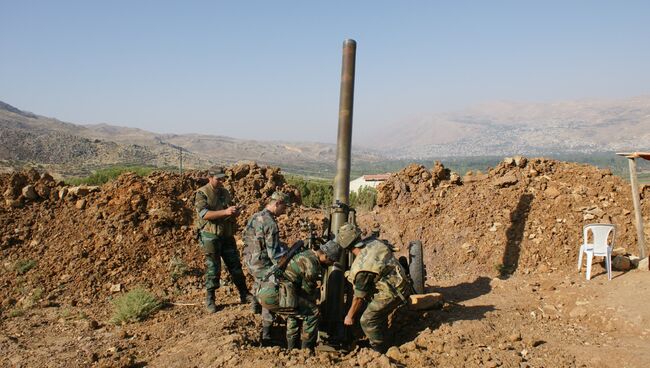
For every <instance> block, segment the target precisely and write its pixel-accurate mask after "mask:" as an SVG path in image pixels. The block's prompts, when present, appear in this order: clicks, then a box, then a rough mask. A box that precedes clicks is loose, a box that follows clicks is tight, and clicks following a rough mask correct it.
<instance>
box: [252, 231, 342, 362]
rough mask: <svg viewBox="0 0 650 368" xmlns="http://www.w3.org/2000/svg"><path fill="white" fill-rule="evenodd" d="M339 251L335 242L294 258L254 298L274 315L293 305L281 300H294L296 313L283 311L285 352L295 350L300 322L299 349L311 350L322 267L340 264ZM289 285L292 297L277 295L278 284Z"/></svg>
mask: <svg viewBox="0 0 650 368" xmlns="http://www.w3.org/2000/svg"><path fill="white" fill-rule="evenodd" d="M341 252H342V249H341V247H340V246H339V245H338V244H337V243H336V242H334V241H329V242H327V243H325V244H322V245H321V246H320V248H319V249H318V250H313V249H307V250H304V251H302V252H300V253H298V254H296V255H295V256H294V257H293V258H292V259H291V260H290V261H289V264H288V265H287V267H286V269H285V270H284V273H283V274H282V275H281V276H280V279H279V280H272V281H268V282H265V283H263V284H262V287H261V288H260V289H259V291H258V293H257V297H258V299H259V300H260V302H261V303H262V305H263V306H264V307H265V308H266V309H269V310H271V311H275V310H276V309H277V308H278V307H279V306H280V305H286V304H292V303H290V302H287V301H281V300H280V298H283V297H284V298H293V299H294V300H295V303H294V304H295V305H296V307H295V309H294V310H291V311H282V312H285V313H287V335H286V336H287V348H288V349H295V348H297V345H298V335H299V332H300V320H302V333H301V334H300V341H301V348H302V349H309V350H313V349H314V348H315V347H316V339H317V337H318V322H319V317H320V313H319V310H318V305H317V304H316V303H317V301H318V297H319V296H320V289H319V283H320V281H321V279H322V273H323V269H324V267H327V266H330V265H332V264H334V262H337V261H338V260H339V257H340V256H341ZM284 282H287V283H290V284H291V287H289V288H286V287H285V288H284V290H292V291H293V292H294V295H288V296H287V295H283V294H282V293H281V292H279V291H278V288H279V284H280V283H284Z"/></svg>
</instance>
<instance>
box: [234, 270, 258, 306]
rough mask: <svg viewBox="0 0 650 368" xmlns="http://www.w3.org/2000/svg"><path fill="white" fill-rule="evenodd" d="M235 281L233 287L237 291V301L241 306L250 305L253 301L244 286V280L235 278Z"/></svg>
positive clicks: (253, 298) (252, 297)
mask: <svg viewBox="0 0 650 368" xmlns="http://www.w3.org/2000/svg"><path fill="white" fill-rule="evenodd" d="M234 281H235V286H236V287H237V290H238V291H239V301H240V303H241V304H247V303H252V302H253V300H255V297H254V296H253V294H251V293H250V292H249V291H248V286H246V279H244V278H243V277H237V278H236V280H234Z"/></svg>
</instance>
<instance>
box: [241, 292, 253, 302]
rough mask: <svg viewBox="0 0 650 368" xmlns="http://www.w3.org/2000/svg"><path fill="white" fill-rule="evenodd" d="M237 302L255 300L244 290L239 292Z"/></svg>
mask: <svg viewBox="0 0 650 368" xmlns="http://www.w3.org/2000/svg"><path fill="white" fill-rule="evenodd" d="M239 302H240V303H241V304H248V303H250V304H253V303H255V302H256V300H255V297H254V296H253V294H251V293H249V292H248V291H246V292H245V293H239Z"/></svg>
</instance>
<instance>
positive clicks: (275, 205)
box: [242, 192, 289, 345]
mask: <svg viewBox="0 0 650 368" xmlns="http://www.w3.org/2000/svg"><path fill="white" fill-rule="evenodd" d="M288 203H289V197H288V196H287V195H286V194H284V193H282V192H274V193H273V194H272V195H271V200H270V201H269V203H268V204H267V205H266V207H264V209H263V210H262V211H260V212H257V213H255V214H254V215H253V216H251V218H250V219H249V220H248V223H247V224H246V228H245V229H244V232H243V234H242V238H243V240H244V260H245V262H246V265H247V266H248V271H249V272H250V273H251V275H252V276H253V278H254V279H255V282H254V284H253V292H254V293H257V291H258V289H259V288H260V285H261V282H262V279H263V278H264V276H266V274H267V273H268V271H269V270H270V269H271V268H272V267H273V266H274V265H276V264H277V262H278V259H279V258H280V257H281V256H282V255H283V254H284V253H286V251H287V246H286V245H285V244H284V243H282V242H280V230H279V228H278V224H277V222H276V221H275V219H276V217H277V216H280V215H281V214H283V213H284V212H285V211H286V210H287V205H288ZM252 306H253V310H254V311H255V312H256V313H260V312H261V313H262V344H263V345H268V344H270V343H271V327H272V326H273V315H271V312H270V311H269V310H268V309H266V308H263V307H262V306H260V304H259V302H258V301H257V299H254V300H253V304H252Z"/></svg>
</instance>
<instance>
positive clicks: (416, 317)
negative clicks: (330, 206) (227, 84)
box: [0, 159, 650, 367]
mask: <svg viewBox="0 0 650 368" xmlns="http://www.w3.org/2000/svg"><path fill="white" fill-rule="evenodd" d="M525 161H526V162H525V163H523V164H522V161H521V159H519V160H518V162H515V161H514V160H513V161H512V162H511V161H509V160H506V161H504V163H502V164H501V165H499V166H498V167H496V168H494V169H492V170H490V172H488V173H485V174H483V173H474V174H473V175H470V176H469V177H465V178H459V177H457V176H455V175H454V174H453V173H450V172H449V171H448V170H446V169H445V168H444V167H443V166H442V165H437V166H436V167H434V168H432V169H427V168H423V167H419V166H417V165H415V166H409V167H407V168H405V169H404V170H402V171H401V172H399V173H397V174H396V175H395V176H394V177H392V178H391V180H390V181H389V182H388V183H386V184H385V185H384V187H383V188H380V195H379V201H378V202H379V205H378V206H377V207H376V208H375V209H374V210H373V211H371V212H368V213H361V214H359V217H358V220H359V223H360V225H361V226H362V227H363V228H364V229H365V230H368V229H370V228H372V226H374V224H375V223H379V224H380V226H381V231H382V237H384V238H386V239H387V240H389V241H391V242H393V243H395V244H396V245H398V246H400V247H402V251H404V250H405V248H406V244H408V241H409V240H410V239H416V238H418V239H422V240H423V243H424V246H425V263H426V267H427V275H428V277H427V287H428V289H429V290H431V291H437V292H440V293H442V294H443V295H444V297H445V300H446V302H445V304H444V306H443V307H442V308H441V309H437V310H430V311H425V312H414V311H407V310H404V309H403V310H400V311H398V313H397V314H396V316H395V318H394V323H393V327H392V330H391V332H392V333H393V335H394V339H395V347H394V348H391V349H390V350H389V352H388V353H387V354H385V355H379V354H377V353H374V352H372V351H370V350H369V349H366V348H358V349H357V350H355V351H353V352H350V353H347V354H343V353H324V352H318V353H316V354H315V355H309V354H307V353H306V352H302V351H291V352H288V351H286V350H285V349H283V348H282V347H267V348H261V347H258V340H259V336H258V335H259V330H260V326H261V321H260V318H259V316H257V315H254V314H253V313H252V312H251V311H250V310H249V308H248V307H247V306H244V305H240V304H237V301H238V296H237V293H236V291H235V289H234V287H233V286H232V285H231V284H230V282H229V280H228V278H227V277H226V278H225V280H224V285H223V287H222V288H221V289H219V291H218V302H219V303H220V306H221V308H220V310H219V312H218V313H216V314H208V313H206V312H205V309H204V307H203V306H202V304H201V303H202V300H203V297H204V294H203V290H202V274H201V272H202V255H201V253H200V249H198V247H197V245H196V243H195V241H194V240H193V238H192V231H191V221H192V212H191V207H190V206H189V203H191V200H190V199H191V194H192V192H193V191H194V189H195V188H197V187H198V186H200V185H201V184H202V183H204V181H203V180H202V179H201V178H200V176H199V175H198V174H187V175H184V176H182V177H181V176H179V175H175V174H169V173H155V174H152V175H151V176H149V177H147V178H140V177H137V176H134V175H124V176H122V177H120V178H119V179H118V180H116V181H114V182H112V183H109V184H107V185H105V186H103V187H101V188H96V189H94V188H91V189H89V190H87V191H86V190H82V191H81V192H75V189H72V188H68V193H66V195H64V196H61V195H60V193H61V191H62V190H63V188H64V187H63V186H62V183H56V182H54V180H51V178H48V177H47V176H46V175H41V174H39V173H34V172H28V173H14V174H11V175H4V176H0V185H1V187H0V188H1V189H2V190H3V192H4V196H5V203H4V206H3V207H0V230H2V234H3V235H2V238H1V239H2V243H1V244H2V246H1V251H2V258H1V260H2V264H1V265H0V266H1V267H0V284H1V285H2V288H1V289H0V297H1V299H2V301H1V303H2V304H1V308H2V309H1V313H2V315H1V319H0V352H1V354H0V365H1V366H7V367H62V366H66V367H67V366H94V367H114V366H120V367H128V366H131V367H138V366H139V367H144V366H151V367H203V366H214V367H220V366H223V367H229V366H244V367H248V366H250V367H253V366H255V367H257V366H292V367H300V366H303V367H307V366H342V367H355V366H360V367H365V366H369V367H390V366H409V367H420V366H442V367H446V366H457V367H464V366H469V367H573V366H578V367H613V366H622V367H645V366H648V364H650V352H649V351H648V349H647V346H649V342H648V339H649V338H650V326H649V325H648V321H650V308H648V306H649V305H650V290H649V289H650V272H648V271H642V270H635V269H633V270H630V271H615V272H614V275H613V276H614V278H613V279H612V280H611V281H608V280H607V275H606V273H605V272H604V269H603V267H602V265H601V264H600V263H596V264H594V270H593V276H592V280H590V281H587V280H585V277H584V271H583V273H577V272H576V263H577V250H578V246H579V244H580V241H581V237H582V235H581V229H582V225H583V224H585V223H590V222H610V223H614V224H616V225H617V236H616V244H617V246H620V247H622V248H623V249H624V252H627V253H631V254H636V251H635V247H636V232H635V228H634V225H633V224H632V222H631V221H632V219H633V214H631V213H630V211H631V210H632V204H631V199H630V198H631V194H630V189H629V185H627V184H626V183H625V182H623V181H622V180H620V179H618V178H616V177H613V176H612V175H611V174H610V173H608V172H606V171H602V170H598V169H596V168H593V167H589V166H585V165H576V164H568V163H562V162H557V161H552V160H544V159H530V160H525ZM27 185H33V187H34V192H35V194H36V196H34V195H32V193H30V192H29V191H27V192H24V191H23V189H24V187H25V186H27ZM227 185H229V186H230V187H231V189H232V190H233V191H234V192H235V195H236V196H237V198H238V200H239V201H240V203H243V204H245V205H246V206H247V208H246V210H245V214H244V215H243V216H241V218H240V219H239V222H240V225H241V224H242V223H243V221H245V220H246V218H247V217H248V216H250V214H252V213H253V212H255V211H256V210H258V209H259V208H260V206H261V205H262V204H263V203H264V201H265V200H266V199H267V198H268V196H269V195H270V194H271V193H272V192H273V191H274V190H276V189H281V190H284V191H286V192H290V193H292V196H293V197H294V198H296V199H298V196H299V194H298V193H297V192H296V191H295V190H294V188H291V187H289V186H287V185H286V184H285V183H284V179H283V177H282V175H281V173H280V172H279V170H277V169H274V168H265V167H258V166H257V165H254V164H242V165H238V166H234V167H231V168H229V169H228V182H227ZM70 191H72V192H73V193H70ZM649 192H650V191H649V190H648V189H647V188H646V189H644V190H643V191H642V193H643V195H644V198H643V202H642V203H643V216H644V218H645V222H646V224H647V223H648V217H650V210H649V209H650V203H649V201H648V200H647V196H648V193H649ZM301 218H304V219H308V220H311V221H313V222H315V223H317V224H321V223H322V219H323V214H322V213H321V212H320V211H315V210H310V209H306V208H302V207H300V206H294V207H293V208H292V209H291V211H290V212H289V214H288V215H284V216H282V217H281V218H280V219H279V222H280V226H281V228H282V231H283V236H284V238H285V239H287V240H288V241H292V240H295V239H298V238H301V237H304V236H306V233H305V231H304V229H303V228H302V227H301V224H300V221H299V220H300V219H301ZM24 260H33V261H35V266H34V267H33V268H31V269H29V270H27V271H25V272H21V271H19V270H18V269H17V267H16V265H17V264H18V263H19V261H24ZM599 261H600V260H599ZM180 265H182V266H183V267H180ZM136 285H144V286H145V287H147V288H148V289H150V290H152V291H154V292H155V293H156V294H157V295H158V296H159V297H161V298H162V299H163V300H164V301H165V304H164V308H163V309H161V310H160V311H158V312H156V313H155V314H154V315H153V316H151V317H150V318H149V319H147V320H145V321H143V322H140V323H132V324H126V325H119V326H116V325H113V324H111V323H109V322H108V321H109V319H110V315H111V309H112V304H111V300H113V299H114V298H115V297H116V296H117V295H119V294H121V293H123V292H125V291H127V290H129V289H132V288H133V287H135V286H136ZM117 289H119V291H116V290H117ZM281 329H282V326H281V324H280V325H278V328H277V331H276V333H277V334H278V337H280V336H281V335H282V330H281ZM361 342H362V343H363V341H361Z"/></svg>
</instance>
